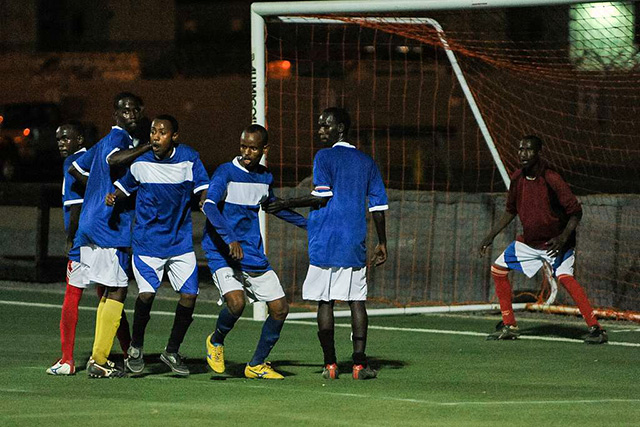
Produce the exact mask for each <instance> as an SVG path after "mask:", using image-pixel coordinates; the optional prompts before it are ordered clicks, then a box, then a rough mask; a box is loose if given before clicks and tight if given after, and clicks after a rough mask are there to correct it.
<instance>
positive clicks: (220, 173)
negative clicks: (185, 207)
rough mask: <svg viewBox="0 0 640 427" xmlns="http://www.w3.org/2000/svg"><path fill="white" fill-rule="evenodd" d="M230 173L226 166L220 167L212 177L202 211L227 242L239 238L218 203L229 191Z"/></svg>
mask: <svg viewBox="0 0 640 427" xmlns="http://www.w3.org/2000/svg"><path fill="white" fill-rule="evenodd" d="M227 182H228V175H227V171H226V168H218V169H217V170H216V171H215V172H214V173H213V177H212V178H211V183H210V184H209V189H208V191H207V198H206V199H205V201H204V204H203V205H202V212H204V214H205V216H206V217H207V220H208V221H209V222H210V223H211V225H212V226H213V228H214V229H215V230H216V232H217V233H218V235H219V236H220V237H221V238H222V240H224V242H225V243H226V244H229V243H231V242H235V241H237V240H238V238H237V237H236V235H235V233H234V232H233V230H232V229H231V227H229V224H228V223H227V221H226V220H225V219H224V217H223V216H222V214H221V213H220V209H219V207H218V204H219V203H220V202H221V201H223V200H224V197H225V194H226V192H227Z"/></svg>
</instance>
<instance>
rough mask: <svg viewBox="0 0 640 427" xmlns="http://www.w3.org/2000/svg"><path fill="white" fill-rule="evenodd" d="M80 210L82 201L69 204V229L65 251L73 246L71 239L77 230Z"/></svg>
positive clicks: (74, 236)
mask: <svg viewBox="0 0 640 427" xmlns="http://www.w3.org/2000/svg"><path fill="white" fill-rule="evenodd" d="M81 210H82V203H76V204H73V205H71V206H69V230H68V231H67V247H66V253H69V251H70V250H71V248H73V240H74V239H75V238H76V232H77V231H78V224H79V223H80V211H81Z"/></svg>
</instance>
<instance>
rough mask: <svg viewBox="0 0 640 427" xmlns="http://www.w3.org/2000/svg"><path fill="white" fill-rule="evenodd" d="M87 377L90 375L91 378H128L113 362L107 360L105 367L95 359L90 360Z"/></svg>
mask: <svg viewBox="0 0 640 427" xmlns="http://www.w3.org/2000/svg"><path fill="white" fill-rule="evenodd" d="M87 375H89V378H126V376H127V374H126V373H125V372H124V371H123V370H121V369H119V368H117V367H116V366H115V364H114V363H113V362H111V361H109V360H107V362H106V363H105V364H104V365H100V364H98V363H96V361H95V360H93V359H91V360H89V363H88V364H87Z"/></svg>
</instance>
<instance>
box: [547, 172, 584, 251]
mask: <svg viewBox="0 0 640 427" xmlns="http://www.w3.org/2000/svg"><path fill="white" fill-rule="evenodd" d="M545 178H546V179H547V183H548V184H549V186H550V187H551V190H553V191H554V192H555V193H556V196H557V198H558V202H559V203H560V206H562V209H564V211H565V213H566V214H567V216H568V217H569V220H568V221H567V225H566V226H565V228H564V230H562V233H560V234H559V235H558V236H556V237H554V238H552V239H550V240H549V241H547V242H546V244H547V254H548V255H549V256H556V255H558V253H559V252H560V251H561V250H562V249H563V248H564V246H565V245H566V243H567V240H569V238H570V237H571V234H572V233H573V232H574V231H575V230H576V228H577V227H578V224H579V223H580V220H581V219H582V206H581V205H580V202H579V201H578V199H577V198H576V196H575V195H574V194H573V192H572V191H571V188H570V187H569V184H567V182H566V181H565V180H564V179H562V177H561V176H560V175H558V174H556V173H547V174H546V175H545Z"/></svg>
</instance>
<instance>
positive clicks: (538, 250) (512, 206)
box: [479, 135, 609, 344]
mask: <svg viewBox="0 0 640 427" xmlns="http://www.w3.org/2000/svg"><path fill="white" fill-rule="evenodd" d="M541 151H542V139H540V138H539V137H537V136H535V135H528V136H525V137H523V138H522V139H521V140H520V142H519V145H518V158H519V159H520V163H521V165H522V168H521V169H518V170H517V171H516V172H515V173H514V174H513V175H512V176H511V185H510V186H509V194H508V196H507V206H506V210H505V212H504V214H503V215H502V218H500V221H499V222H498V223H497V224H496V225H495V226H494V227H493V228H492V229H491V231H489V234H488V235H487V236H486V237H485V238H484V240H483V241H482V243H481V244H480V249H479V253H480V255H481V256H482V255H484V254H485V253H486V252H487V249H488V247H489V246H490V245H491V243H492V242H493V239H494V238H495V237H496V235H497V234H498V233H500V231H502V230H503V229H504V228H505V227H506V226H507V225H509V224H510V223H511V221H513V219H514V218H515V217H516V216H519V217H520V222H521V223H522V231H523V232H522V235H519V236H518V237H517V238H516V240H515V241H514V242H512V243H511V244H510V245H509V246H508V247H507V249H505V251H504V252H503V253H502V254H501V255H500V256H499V257H498V259H496V260H495V262H494V263H493V265H492V266H491V277H492V278H493V281H494V282H495V285H496V294H497V295H498V300H499V302H500V311H501V312H502V320H503V323H504V326H503V327H502V328H501V329H499V330H497V331H496V332H494V333H492V334H490V335H489V336H487V339H489V340H514V339H517V338H518V337H519V336H520V332H519V330H518V325H517V323H516V318H515V316H514V314H513V306H512V304H511V283H510V282H509V278H508V274H509V271H510V270H516V271H520V272H522V273H524V274H525V275H527V277H533V276H534V275H535V274H536V273H537V272H538V270H540V268H542V266H543V264H544V263H545V262H546V263H549V264H550V265H551V266H552V269H553V274H554V275H555V276H556V277H557V278H558V281H559V282H560V283H561V284H562V286H564V288H565V289H566V290H567V292H569V295H571V298H573V300H574V301H575V302H576V304H577V305H578V308H579V309H580V313H581V314H582V317H583V318H584V320H585V322H586V323H587V326H588V327H589V334H588V335H587V336H586V338H585V342H586V343H588V344H604V343H606V342H608V341H609V338H608V336H607V331H605V330H604V329H602V327H601V326H600V324H599V323H598V319H596V316H595V314H594V313H593V308H592V307H591V304H590V303H589V300H588V299H587V294H586V293H585V291H584V289H583V288H582V286H580V284H579V283H578V282H577V281H576V279H575V278H574V277H573V265H574V262H575V246H576V231H575V230H576V227H577V226H578V223H579V222H580V219H581V218H582V207H581V206H580V202H578V199H577V198H576V196H574V195H573V193H572V192H571V189H570V188H569V185H568V184H567V183H566V182H565V181H564V179H562V177H561V176H560V175H559V174H558V173H557V172H555V171H553V170H551V169H549V168H548V167H547V165H546V164H545V163H544V162H543V161H542V159H541V157H540V153H541Z"/></svg>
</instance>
